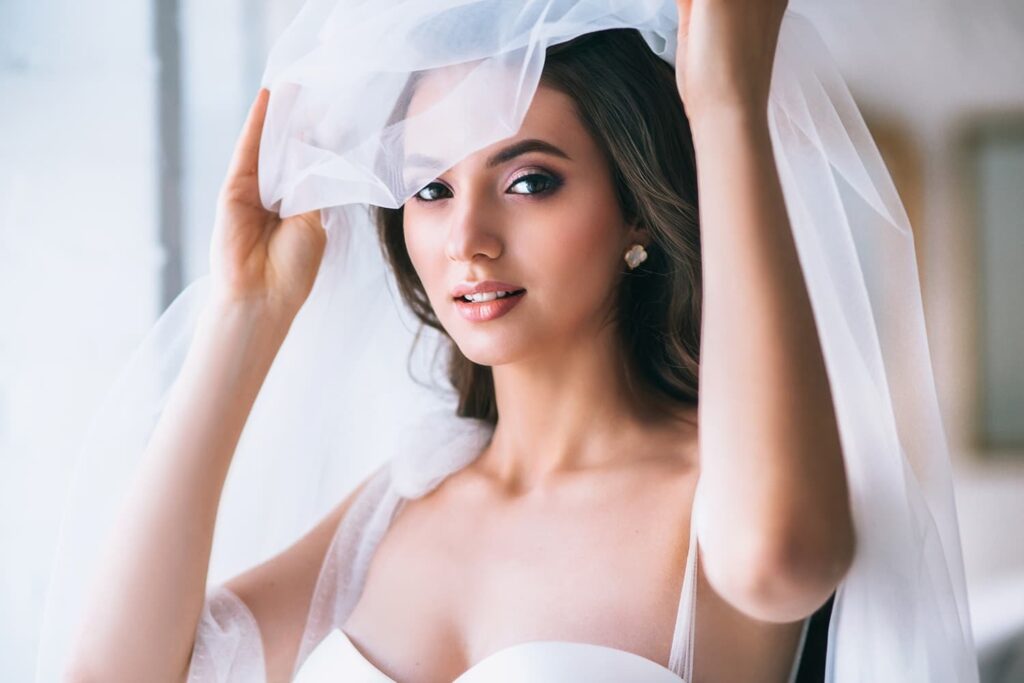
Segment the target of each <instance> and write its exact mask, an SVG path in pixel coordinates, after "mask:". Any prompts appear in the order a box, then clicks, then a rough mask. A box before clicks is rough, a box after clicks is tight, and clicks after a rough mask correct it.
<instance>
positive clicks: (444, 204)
mask: <svg viewBox="0 0 1024 683" xmlns="http://www.w3.org/2000/svg"><path fill="white" fill-rule="evenodd" d="M414 99H415V98H414ZM404 219H405V224H404V230H405V243H406V247H407V249H408V252H409V256H410V257H411V259H412V263H413V265H414V267H415V268H416V272H417V273H418V275H419V277H420V280H421V281H422V282H423V285H424V288H425V289H426V292H427V296H428V298H429V299H430V303H431V304H432V306H433V308H434V311H435V313H436V314H437V317H438V319H439V320H440V322H441V324H442V325H443V326H444V328H445V330H446V331H447V332H448V334H449V335H450V336H451V337H452V339H453V340H454V341H455V343H456V344H457V345H458V346H459V349H460V350H461V351H462V353H463V354H464V355H465V356H466V357H467V358H469V359H470V360H472V361H474V362H476V363H479V364H482V365H491V366H495V365H501V364H504V363H510V362H514V361H516V360H521V359H524V358H527V357H529V356H531V355H536V354H539V353H541V352H544V353H550V352H552V351H554V352H561V351H563V350H565V349H571V348H573V347H574V345H578V344H579V342H580V341H582V340H585V339H592V338H594V335H596V334H597V333H598V332H599V331H601V330H602V329H603V328H605V327H606V325H607V321H608V316H609V313H610V312H611V310H612V307H613V305H614V302H615V300H616V297H617V294H616V293H617V288H618V286H619V283H620V281H621V277H622V273H623V271H624V269H625V262H624V260H623V254H624V253H625V251H626V250H627V249H628V248H629V246H630V245H631V244H633V243H635V242H640V243H643V244H646V243H647V240H646V239H645V238H644V236H643V235H642V233H641V232H640V231H638V230H636V229H635V228H634V227H633V226H630V225H628V224H627V223H626V222H625V221H624V219H623V217H622V215H621V212H620V210H619V207H618V203H617V201H616V197H615V190H614V185H613V181H612V176H611V170H610V168H609V167H608V163H607V162H606V161H605V159H604V156H603V155H602V153H601V151H600V149H599V147H598V146H597V144H596V143H595V141H594V140H593V139H592V138H591V136H590V134H589V133H588V132H587V131H586V129H585V128H584V127H583V124H582V122H581V121H580V120H579V118H578V116H577V114H576V112H575V109H574V104H573V100H572V99H571V98H570V97H569V96H568V95H565V94H564V93H562V92H560V91H557V90H554V89H552V88H550V87H547V86H545V85H541V86H539V87H538V89H537V91H536V94H535V95H534V98H533V101H532V103H531V105H530V108H529V110H528V111H527V113H526V116H525V119H524V121H523V124H522V126H521V127H520V129H519V131H518V132H517V134H516V135H515V136H513V137H510V138H507V139H505V140H502V141H500V142H498V143H495V144H494V145H491V146H489V147H486V148H483V149H481V150H478V151H477V152H474V153H473V154H472V155H470V156H467V157H465V158H463V159H462V160H461V161H460V162H459V163H457V164H456V165H455V166H453V167H451V168H449V169H448V170H447V171H445V172H444V173H442V174H441V175H440V176H438V177H437V178H436V179H435V180H433V181H432V182H430V183H429V184H427V185H426V186H424V187H423V188H422V189H421V190H420V191H419V192H418V193H416V194H415V195H414V196H413V197H412V198H410V199H409V200H408V201H407V202H406V204H405V207H404ZM487 281H493V282H499V283H502V284H501V285H499V286H500V288H501V289H503V290H513V291H514V292H518V293H516V294H515V295H514V296H513V297H508V298H499V299H496V300H493V301H484V302H481V303H472V302H467V301H464V300H462V298H461V297H459V296H457V295H456V293H457V288H459V287H460V286H463V288H467V287H468V288H472V287H474V286H476V285H478V284H480V283H484V282H487ZM489 296H494V295H493V294H491V295H489Z"/></svg>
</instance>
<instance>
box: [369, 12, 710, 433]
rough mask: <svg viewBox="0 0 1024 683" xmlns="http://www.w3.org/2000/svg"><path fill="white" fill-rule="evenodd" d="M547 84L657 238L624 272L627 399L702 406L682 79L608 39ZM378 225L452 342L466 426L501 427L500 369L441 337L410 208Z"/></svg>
mask: <svg viewBox="0 0 1024 683" xmlns="http://www.w3.org/2000/svg"><path fill="white" fill-rule="evenodd" d="M540 82H541V84H542V85H547V86H549V87H551V88H553V89H555V90H558V91H560V92H562V93H564V94H566V95H568V96H570V97H571V98H572V100H573V101H574V104H575V107H576V113H577V115H578V116H579V118H580V120H581V121H582V123H583V124H584V126H585V128H586V129H587V131H588V132H589V133H590V135H591V136H592V137H593V139H594V140H595V141H596V142H597V144H598V146H599V147H600V149H601V151H602V152H603V154H604V157H605V158H606V160H607V162H608V165H609V167H610V169H611V172H612V177H613V181H614V185H615V191H616V198H617V201H618V204H619V207H620V209H621V211H622V214H623V216H624V218H625V219H626V220H627V221H628V222H630V223H634V222H635V223H637V224H638V225H639V226H640V227H643V228H646V230H647V231H648V234H649V235H650V238H651V239H650V244H649V245H648V246H647V251H648V258H647V260H646V261H644V262H643V263H642V264H640V266H638V267H637V268H636V269H635V270H632V271H625V270H624V272H623V277H622V283H621V286H620V290H619V294H618V297H617V301H616V305H615V311H614V312H613V314H614V318H613V322H614V324H615V325H616V327H617V330H618V333H619V337H620V340H621V342H622V349H623V351H624V353H623V354H622V359H623V363H624V365H625V367H624V370H625V376H626V378H627V383H628V390H629V391H630V392H631V395H633V396H644V395H647V396H650V395H652V394H653V395H654V396H657V397H661V398H663V399H668V400H669V401H670V402H674V403H681V404H689V405H696V403H697V377H698V364H699V353H700V324H701V323H700V321H701V256H700V226H699V223H698V211H697V171H696V161H695V158H694V151H693V139H692V135H691V132H690V124H689V120H688V119H687V117H686V114H685V112H684V110H683V104H682V101H681V100H680V97H679V92H678V89H677V85H676V79H675V70H674V69H673V68H672V66H671V65H669V64H668V63H667V62H665V61H664V60H662V59H661V58H660V57H658V56H657V55H655V54H654V53H653V52H652V51H651V49H650V48H649V47H648V45H647V43H646V42H645V40H644V39H643V37H642V36H641V35H640V33H639V31H637V30H636V29H608V30H604V31H597V32H592V33H587V34H584V35H582V36H579V37H577V38H575V39H573V40H570V41H567V42H564V43H559V44H556V45H552V46H550V47H549V48H548V49H547V52H546V57H545V62H544V68H543V72H542V74H541V78H540ZM372 216H373V219H374V222H375V223H376V226H377V231H378V236H379V238H380V243H381V248H382V250H383V252H384V256H385V259H386V260H387V261H388V263H389V264H390V267H391V268H392V270H393V271H394V274H395V279H396V282H397V286H398V289H399V292H400V294H401V296H402V298H403V299H404V301H405V303H406V304H407V305H408V306H409V308H410V309H411V310H412V311H413V313H414V314H415V315H416V317H417V318H418V319H419V321H420V322H421V324H422V325H425V326H427V327H430V328H433V329H435V330H437V331H439V332H440V333H441V334H442V335H444V336H445V337H446V338H447V339H448V347H449V348H448V363H447V375H448V379H449V380H450V381H451V383H452V386H453V387H454V388H455V390H456V392H457V393H458V398H459V400H458V408H457V413H458V415H459V416H461V417H472V418H477V419H482V420H485V421H488V422H490V423H491V424H494V423H496V422H497V419H498V407H497V403H496V399H495V394H494V376H493V373H492V371H491V368H490V366H487V365H480V364H477V363H474V362H473V361H471V360H469V359H468V358H466V357H465V356H464V355H463V354H462V352H461V351H460V350H459V348H458V346H457V345H456V344H455V342H454V341H453V340H452V339H451V337H450V336H448V334H447V332H446V331H445V330H444V328H443V327H442V326H441V323H440V321H439V320H438V318H437V316H436V314H435V313H434V310H433V308H432V307H431V305H430V301H429V300H428V298H427V293H426V291H425V289H424V287H423V283H422V282H421V281H420V278H419V276H418V274H417V273H416V270H415V268H414V267H413V264H412V260H411V259H410V257H409V253H408V250H407V249H406V245H405V235H404V227H403V220H404V218H403V208H401V207H399V208H397V209H389V208H386V207H380V206H374V207H372ZM421 329H422V328H421Z"/></svg>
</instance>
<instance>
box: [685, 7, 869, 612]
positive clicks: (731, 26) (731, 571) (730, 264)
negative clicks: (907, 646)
mask: <svg viewBox="0 0 1024 683" xmlns="http://www.w3.org/2000/svg"><path fill="white" fill-rule="evenodd" d="M771 4H774V5H775V7H774V8H771V7H770V5H771ZM784 4H785V3H779V2H775V3H769V2H747V3H744V2H733V3H728V2H720V1H718V0H709V1H706V2H703V3H700V2H699V0H695V1H694V2H693V3H687V2H681V3H680V9H681V16H684V15H685V16H687V17H688V18H689V20H690V21H689V23H688V26H687V27H688V29H689V35H688V36H685V37H684V38H682V39H681V42H680V44H681V45H684V46H686V48H687V49H689V51H690V54H689V55H687V56H688V60H689V63H688V64H687V69H688V70H689V71H688V72H680V71H677V78H678V80H679V81H680V92H681V95H682V96H683V97H684V101H686V102H687V111H688V114H689V117H690V122H691V127H692V130H693V138H694V147H695V151H696V157H697V180H698V189H699V196H700V222H701V249H702V260H703V278H704V302H703V308H702V311H703V313H702V315H703V322H702V335H701V356H700V357H701V371H700V402H699V409H698V410H699V434H700V437H699V438H700V442H701V453H702V459H701V469H702V472H701V479H702V484H701V486H702V492H701V496H702V505H703V508H702V512H703V517H702V522H701V530H700V531H701V540H700V543H701V551H702V552H703V558H704V565H705V573H706V574H707V577H708V581H709V583H711V584H712V585H713V586H715V588H716V590H718V591H719V592H720V593H721V594H722V595H723V597H725V598H726V599H728V600H729V601H730V602H731V603H732V604H734V605H735V606H736V607H737V608H738V609H741V610H742V611H744V612H746V613H747V614H749V615H751V616H753V617H755V618H759V619H762V620H766V621H777V622H784V621H793V620H796V619H799V618H802V617H805V616H807V615H808V614H811V613H812V612H814V611H815V610H816V609H817V608H818V607H819V606H820V605H821V604H823V603H824V602H825V601H826V600H827V599H828V597H829V595H830V594H831V592H832V591H833V589H834V588H835V586H836V585H837V583H838V582H839V581H840V580H841V579H842V577H843V575H844V574H845V572H846V570H847V569H848V567H849V565H850V563H851V562H852V558H853V553H854V542H855V540H854V532H853V523H852V519H851V513H850V509H849V498H848V492H847V484H846V474H845V469H844V462H843V456H842V450H841V447H840V442H839V433H838V427H837V424H836V420H835V414H834V409H833V403H832V396H831V392H830V389H829V382H828V376H827V374H826V372H825V364H824V360H823V357H822V353H821V348H820V344H819V340H818V335H817V329H816V327H815V322H814V316H813V313H812V309H811V305H810V300H809V298H808V294H807V289H806V286H805V283H804V279H803V274H802V270H801V267H800V263H799V260H798V258H797V252H796V246H795V243H794V241H793V236H792V231H791V227H790V224H789V219H788V216H787V213H786V207H785V203H784V200H783V194H782V188H781V184H780V181H779V176H778V172H777V170H776V167H775V161H774V156H773V152H772V145H771V140H770V138H769V132H768V119H767V99H768V84H769V80H770V67H771V63H772V57H773V55H774V45H775V41H776V40H777V36H778V26H779V22H781V17H782V9H784ZM780 5H781V6H780ZM776 13H777V14H776ZM681 26H682V23H681ZM766 26H769V27H772V26H773V27H774V31H772V30H771V29H768V30H766V29H765V27H766ZM712 27H713V30H715V31H718V32H719V34H718V35H714V36H713V37H712V36H711V34H712V33H713V30H712ZM681 30H682V29H681ZM687 42H689V45H686V43H687ZM711 46H716V47H715V51H712V49H711ZM766 66H767V68H766ZM697 74H700V75H697ZM702 75H710V78H708V79H705V80H704V81H703V82H702V80H701V76H702ZM684 86H685V87H684ZM687 96H689V99H688V100H687V99H686V98H687Z"/></svg>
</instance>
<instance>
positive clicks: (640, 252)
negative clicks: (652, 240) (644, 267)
mask: <svg viewBox="0 0 1024 683" xmlns="http://www.w3.org/2000/svg"><path fill="white" fill-rule="evenodd" d="M623 258H624V259H626V264H627V265H628V266H629V269H630V270H633V269H634V268H636V267H637V266H639V265H640V264H641V263H643V262H644V261H646V260H647V250H646V249H644V245H642V244H634V245H633V246H631V247H630V248H629V251H627V252H626V254H625V256H623Z"/></svg>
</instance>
